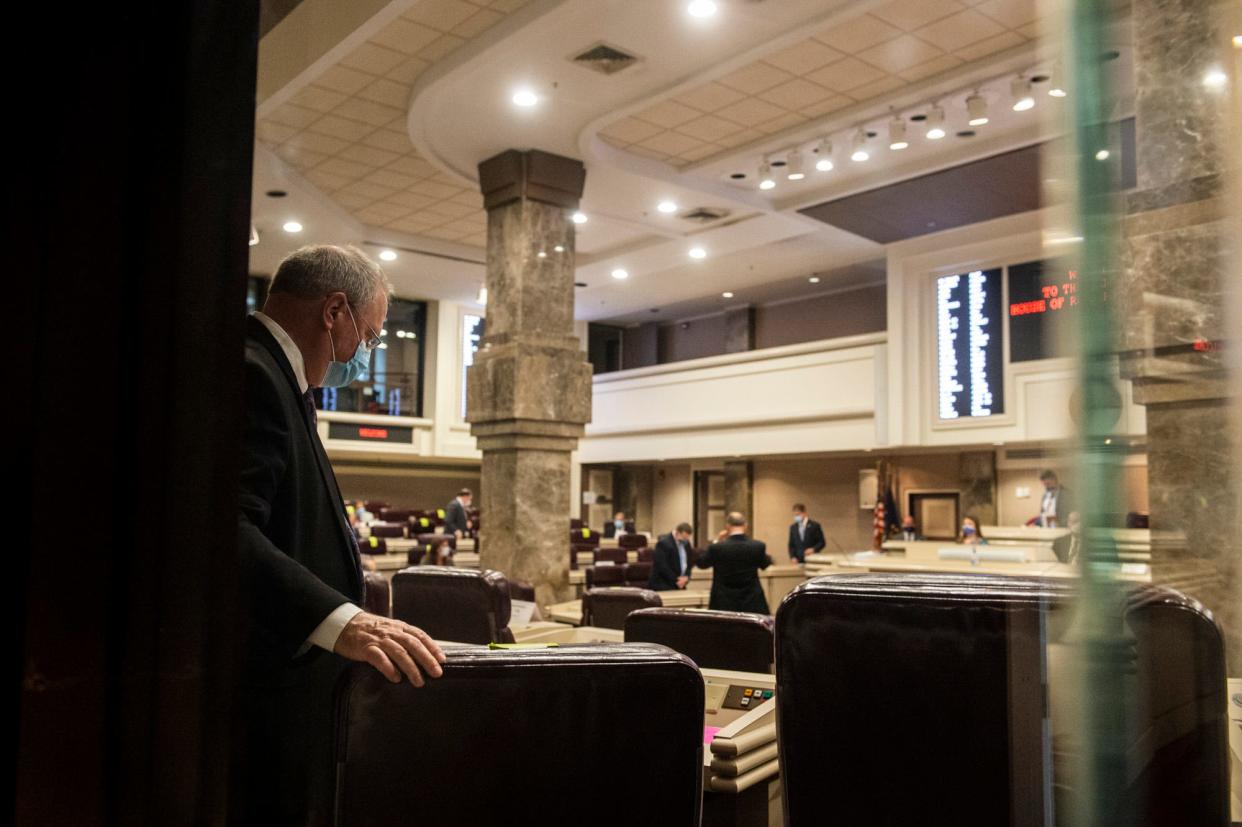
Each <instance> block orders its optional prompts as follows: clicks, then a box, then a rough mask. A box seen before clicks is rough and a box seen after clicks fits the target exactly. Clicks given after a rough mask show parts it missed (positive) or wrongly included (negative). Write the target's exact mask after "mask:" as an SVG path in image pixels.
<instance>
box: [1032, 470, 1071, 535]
mask: <svg viewBox="0 0 1242 827" xmlns="http://www.w3.org/2000/svg"><path fill="white" fill-rule="evenodd" d="M1039 481H1040V482H1042V483H1043V484H1044V494H1043V497H1041V498H1040V501H1039V516H1038V517H1036V518H1035V524H1036V525H1039V526H1043V527H1044V528H1058V527H1064V526H1065V525H1066V524H1067V522H1068V515H1069V512H1070V497H1069V490H1068V489H1066V488H1065V487H1064V486H1062V485H1061V483H1060V481H1059V480H1058V479H1057V473H1056V471H1053V470H1052V469H1048V470H1045V471H1043V472H1042V473H1041V474H1040V475H1039Z"/></svg>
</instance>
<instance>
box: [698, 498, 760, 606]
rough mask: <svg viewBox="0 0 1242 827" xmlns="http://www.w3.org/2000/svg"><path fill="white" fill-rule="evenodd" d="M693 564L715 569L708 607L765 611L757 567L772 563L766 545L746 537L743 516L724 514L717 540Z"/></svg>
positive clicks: (734, 512) (702, 567)
mask: <svg viewBox="0 0 1242 827" xmlns="http://www.w3.org/2000/svg"><path fill="white" fill-rule="evenodd" d="M694 564H695V565H696V566H698V567H699V568H701V569H708V568H710V569H715V572H714V574H713V575H712V596H711V601H710V602H709V604H708V608H711V609H720V610H722V611H729V612H756V613H758V614H768V601H767V598H766V597H764V596H763V586H762V585H760V583H759V569H766V568H767V567H768V566H770V565H772V558H771V557H769V556H768V550H767V546H765V545H764V544H763V543H761V542H759V541H758V540H752V539H750V538H749V537H747V536H746V517H745V516H743V515H742V514H740V513H739V512H737V511H732V512H730V513H729V515H728V516H727V517H725V530H724V531H723V532H721V539H720V540H718V541H717V542H715V543H712V544H711V545H710V546H708V547H707V551H705V552H703V554H701V555H700V556H699V559H698V560H695V561H694Z"/></svg>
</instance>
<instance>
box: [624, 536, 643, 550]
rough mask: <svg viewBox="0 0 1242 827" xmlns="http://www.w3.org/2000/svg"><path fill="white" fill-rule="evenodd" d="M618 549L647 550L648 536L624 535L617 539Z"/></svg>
mask: <svg viewBox="0 0 1242 827" xmlns="http://www.w3.org/2000/svg"><path fill="white" fill-rule="evenodd" d="M617 547H618V548H624V549H632V548H646V547H647V535H646V534H622V535H621V536H620V537H618V538H617Z"/></svg>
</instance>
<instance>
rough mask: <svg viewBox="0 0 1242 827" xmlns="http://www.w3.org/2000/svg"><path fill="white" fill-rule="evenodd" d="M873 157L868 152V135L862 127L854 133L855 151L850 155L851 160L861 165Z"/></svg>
mask: <svg viewBox="0 0 1242 827" xmlns="http://www.w3.org/2000/svg"><path fill="white" fill-rule="evenodd" d="M870 157H871V153H870V152H868V151H867V133H866V131H865V130H863V129H862V128H861V127H859V129H858V131H857V132H855V133H854V151H853V153H851V154H850V160H851V161H854V162H855V163H859V164H861V163H862V162H863V161H866V160H867V159H868V158H870Z"/></svg>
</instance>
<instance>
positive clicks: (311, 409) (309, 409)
mask: <svg viewBox="0 0 1242 827" xmlns="http://www.w3.org/2000/svg"><path fill="white" fill-rule="evenodd" d="M302 404H303V405H305V406H306V416H307V418H308V419H310V423H311V424H312V425H316V424H318V423H319V412H318V411H316V410H315V391H314V390H313V389H312V388H307V389H306V393H304V394H302Z"/></svg>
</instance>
